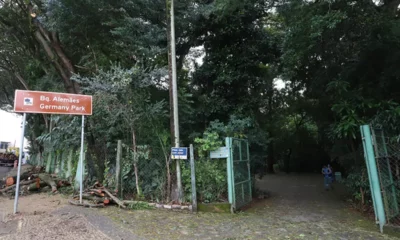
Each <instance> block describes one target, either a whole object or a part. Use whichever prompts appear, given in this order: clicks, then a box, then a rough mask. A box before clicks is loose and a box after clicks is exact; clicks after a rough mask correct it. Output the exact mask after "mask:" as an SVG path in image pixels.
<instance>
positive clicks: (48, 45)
mask: <svg viewBox="0 0 400 240" xmlns="http://www.w3.org/2000/svg"><path fill="white" fill-rule="evenodd" d="M30 8H31V9H30V12H31V13H32V12H33V11H32V9H33V6H30ZM32 23H33V24H34V25H35V26H36V27H37V30H36V31H35V33H34V36H35V38H36V40H37V41H38V42H39V43H40V44H41V45H42V47H43V49H44V51H45V53H46V55H47V57H48V58H49V60H50V61H51V62H52V63H53V64H54V67H55V68H56V70H57V72H58V73H59V74H60V76H61V78H62V79H63V82H64V87H65V89H66V91H67V92H69V93H79V92H80V88H79V84H78V83H76V82H73V81H71V76H72V74H73V73H74V72H75V69H74V67H73V64H72V63H71V61H70V59H69V58H68V57H67V55H66V54H65V52H64V50H63V49H62V47H61V43H60V41H59V38H58V35H57V33H56V32H50V31H48V30H46V29H45V28H44V26H43V25H42V23H40V21H39V20H38V19H37V18H36V17H33V19H32Z"/></svg>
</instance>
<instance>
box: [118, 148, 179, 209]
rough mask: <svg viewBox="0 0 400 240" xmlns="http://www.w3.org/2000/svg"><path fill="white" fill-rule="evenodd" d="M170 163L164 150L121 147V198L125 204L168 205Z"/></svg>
mask: <svg viewBox="0 0 400 240" xmlns="http://www.w3.org/2000/svg"><path fill="white" fill-rule="evenodd" d="M171 168H172V166H171V161H170V157H169V154H168V153H166V152H165V151H164V150H163V149H161V148H157V147H152V146H150V145H139V146H137V147H136V151H133V150H132V148H131V147H130V146H127V145H125V144H122V151H121V160H120V197H121V198H122V199H125V200H131V199H135V200H146V201H152V202H167V201H169V199H170V193H169V191H170V189H171V176H170V174H171Z"/></svg>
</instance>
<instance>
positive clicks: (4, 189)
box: [0, 180, 36, 194]
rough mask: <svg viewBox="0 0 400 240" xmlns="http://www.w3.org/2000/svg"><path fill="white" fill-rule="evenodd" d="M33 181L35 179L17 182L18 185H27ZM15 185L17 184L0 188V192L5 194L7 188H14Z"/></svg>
mask: <svg viewBox="0 0 400 240" xmlns="http://www.w3.org/2000/svg"><path fill="white" fill-rule="evenodd" d="M35 181H36V180H29V181H22V182H20V183H19V185H20V186H23V185H28V184H31V183H34V182H35ZM16 186H17V185H16V184H14V185H12V186H9V187H6V188H3V189H1V190H0V192H1V193H2V194H5V193H6V192H7V191H9V190H11V189H13V188H15V187H16Z"/></svg>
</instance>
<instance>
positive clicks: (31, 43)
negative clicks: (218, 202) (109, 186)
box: [0, 0, 400, 179]
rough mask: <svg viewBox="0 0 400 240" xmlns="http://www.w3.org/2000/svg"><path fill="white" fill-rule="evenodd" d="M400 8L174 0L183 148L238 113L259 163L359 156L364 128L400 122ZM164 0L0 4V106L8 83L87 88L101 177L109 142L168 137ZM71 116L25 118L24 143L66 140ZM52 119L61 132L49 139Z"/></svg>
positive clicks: (303, 164) (294, 167) (7, 98)
mask: <svg viewBox="0 0 400 240" xmlns="http://www.w3.org/2000/svg"><path fill="white" fill-rule="evenodd" d="M399 5H400V0H381V1H375V0H365V1H349V0H308V1H306V0H280V1H279V0H176V1H175V8H176V11H175V12H176V16H175V18H176V19H175V20H176V36H177V45H176V48H177V49H176V52H177V62H178V64H177V65H178V85H179V109H180V119H181V125H180V127H181V129H182V130H181V132H182V136H181V138H182V144H184V145H188V144H189V143H193V142H194V139H195V138H198V137H201V136H202V134H203V133H204V132H208V133H210V132H215V133H218V134H219V135H221V134H225V135H228V132H227V130H224V131H222V130H218V129H219V128H224V127H227V126H235V124H239V123H241V121H243V122H245V123H246V124H245V125H243V126H245V127H243V126H242V127H241V128H240V130H237V129H239V128H234V127H232V128H233V129H236V130H232V131H237V134H239V133H240V134H241V135H240V136H241V137H247V138H248V139H249V140H250V142H251V150H252V153H253V154H252V156H253V158H252V159H253V164H254V166H255V167H254V169H263V170H268V171H273V170H274V168H273V166H274V165H276V164H278V165H279V166H281V168H282V169H284V170H285V171H288V172H289V171H316V170H318V169H319V168H320V166H321V164H323V163H324V162H327V161H330V160H338V159H340V156H342V155H346V154H349V153H357V152H359V149H360V147H361V145H360V144H361V139H360V134H359V126H360V125H361V124H365V123H371V122H373V123H375V124H380V125H382V126H385V128H387V129H390V131H395V132H397V131H399V130H400V129H399V127H398V126H399V124H398V123H399V118H400V106H399V103H400V87H399V85H398V81H399V80H400V68H399V67H398V64H399V62H400V18H399V13H400V11H399ZM169 7H170V2H169V0H165V1H161V0H123V1H122V0H96V1H93V0H28V1H25V0H0V34H1V38H0V108H2V109H6V110H9V109H10V106H11V105H12V103H13V95H14V91H15V89H29V90H42V91H60V92H69V93H87V94H93V95H94V97H95V98H94V102H95V107H94V115H93V116H92V117H90V118H89V121H88V123H87V125H86V126H85V127H86V128H87V132H88V133H87V135H86V138H87V139H88V140H89V141H88V142H89V143H88V144H89V145H88V148H89V149H90V153H91V156H92V158H91V159H92V161H93V163H92V164H94V165H96V166H97V169H98V171H97V172H96V173H93V174H94V175H96V176H97V178H99V179H102V176H101V175H102V173H103V172H104V170H105V168H106V166H105V164H106V162H107V161H108V160H109V159H108V158H107V157H105V156H108V153H111V152H113V151H114V149H115V144H116V141H117V140H118V139H124V141H125V142H127V143H129V144H137V145H143V144H150V145H157V144H160V139H164V140H165V139H170V140H171V139H172V138H171V136H170V134H169V132H170V127H171V125H170V119H169V118H170V117H169V116H170V115H169V113H170V107H169V106H168V103H169V102H170V100H169V99H170V98H169V87H170V82H169V80H170V70H171V68H170V67H169V61H170V59H169V55H168V54H169V40H170V35H169V30H170V21H169V17H170V16H169ZM116 106H124V109H126V111H117V110H116V109H117V108H116ZM71 119H74V118H73V117H60V118H50V117H49V116H47V115H29V117H28V126H29V127H28V131H27V137H28V139H30V140H31V143H32V144H31V148H32V149H31V151H32V152H39V151H43V148H46V147H47V148H56V149H62V148H63V146H64V145H65V144H67V143H68V144H70V145H74V143H75V140H74V139H75V136H73V134H61V133H62V132H63V131H64V132H65V131H67V130H66V129H67V128H69V126H70V124H71ZM74 121H75V120H74ZM216 122H220V123H221V124H222V125H221V126H219V127H217V128H215V127H216V126H218V124H217V125H216ZM213 126H214V128H213ZM54 127H56V128H57V129H56V130H55V131H53V132H52V133H51V135H52V136H53V139H54V138H58V139H60V141H59V142H54V143H53V144H52V145H51V146H50V145H46V144H45V142H46V140H45V139H47V138H46V136H49V134H50V132H51V131H52V129H51V128H54ZM46 134H47V135H46ZM132 134H133V136H134V137H133V140H132ZM230 134H234V133H230ZM220 137H224V136H220ZM164 140H162V141H161V142H163V143H165V142H168V141H164ZM170 140H169V142H170ZM135 142H136V143H135ZM163 147H165V146H164V145H163ZM133 148H135V147H133ZM354 158H358V157H357V156H356V154H355V155H354ZM352 164H353V162H352ZM354 164H360V163H357V160H356V161H354ZM342 165H343V166H345V165H346V164H342ZM346 166H347V165H346ZM347 170H349V168H347Z"/></svg>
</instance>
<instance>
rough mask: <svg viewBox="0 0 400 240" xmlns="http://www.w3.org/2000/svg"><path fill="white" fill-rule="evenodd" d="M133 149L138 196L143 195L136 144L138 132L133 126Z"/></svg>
mask: <svg viewBox="0 0 400 240" xmlns="http://www.w3.org/2000/svg"><path fill="white" fill-rule="evenodd" d="M132 150H133V168H134V170H135V182H136V191H137V197H140V196H141V195H142V190H141V189H140V185H139V170H138V165H137V163H138V160H139V159H138V152H137V145H136V133H135V128H134V127H132Z"/></svg>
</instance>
